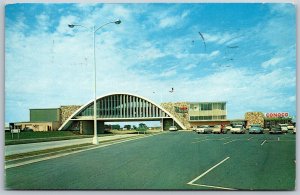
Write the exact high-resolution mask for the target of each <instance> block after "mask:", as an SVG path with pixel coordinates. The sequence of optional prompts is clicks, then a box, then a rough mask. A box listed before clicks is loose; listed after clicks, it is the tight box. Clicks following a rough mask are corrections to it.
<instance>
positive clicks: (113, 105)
mask: <svg viewBox="0 0 300 195" xmlns="http://www.w3.org/2000/svg"><path fill="white" fill-rule="evenodd" d="M96 102H97V103H96V105H97V128H98V132H99V133H100V132H103V131H104V122H126V121H161V125H162V126H163V128H164V130H166V127H167V126H166V124H167V123H168V124H170V123H171V122H172V121H173V120H174V122H175V124H176V125H177V126H178V127H179V129H185V126H184V125H183V124H182V123H181V122H180V121H179V120H178V119H177V118H176V117H174V116H173V115H172V114H171V113H170V112H168V111H167V110H165V109H164V108H163V107H161V106H160V105H158V104H156V103H154V102H153V101H151V100H149V99H147V98H145V97H142V96H138V95H133V94H129V93H114V94H108V95H105V96H101V97H98V98H97V101H96ZM93 120H94V100H91V101H89V102H88V103H86V104H85V105H83V106H81V107H80V108H79V109H78V110H76V111H75V112H74V113H73V114H72V115H71V116H70V117H69V118H68V119H67V120H66V121H65V122H64V123H63V124H62V125H61V126H60V128H59V130H67V129H70V128H73V127H74V126H77V128H79V129H80V131H81V132H82V133H84V134H91V133H92V132H93V126H94V123H93Z"/></svg>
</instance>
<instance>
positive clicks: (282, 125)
mask: <svg viewBox="0 0 300 195" xmlns="http://www.w3.org/2000/svg"><path fill="white" fill-rule="evenodd" d="M279 126H280V127H281V131H282V133H287V132H288V125H287V124H279Z"/></svg>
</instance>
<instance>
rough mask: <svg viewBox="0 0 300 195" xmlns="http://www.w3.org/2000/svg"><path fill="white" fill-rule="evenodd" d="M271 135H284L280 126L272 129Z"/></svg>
mask: <svg viewBox="0 0 300 195" xmlns="http://www.w3.org/2000/svg"><path fill="white" fill-rule="evenodd" d="M269 133H271V134H277V133H282V130H281V127H280V126H279V125H277V126H273V127H271V129H270V131H269Z"/></svg>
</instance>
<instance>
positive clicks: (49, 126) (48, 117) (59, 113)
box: [13, 106, 80, 131]
mask: <svg viewBox="0 0 300 195" xmlns="http://www.w3.org/2000/svg"><path fill="white" fill-rule="evenodd" d="M79 107H80V106H61V107H60V108H38V109H29V112H30V114H29V115H30V120H29V121H26V122H16V123H14V124H13V126H14V128H15V129H21V130H23V131H57V130H58V128H59V127H60V125H61V124H62V123H63V122H64V121H65V120H66V119H67V118H68V117H69V116H70V115H71V114H72V113H73V112H74V111H75V110H77V109H78V108H79Z"/></svg>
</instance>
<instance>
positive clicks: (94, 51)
mask: <svg viewBox="0 0 300 195" xmlns="http://www.w3.org/2000/svg"><path fill="white" fill-rule="evenodd" d="M108 24H121V20H116V21H113V22H108V23H105V24H103V25H102V26H100V27H98V28H95V26H93V27H92V28H88V27H86V26H83V25H80V24H68V26H69V28H74V27H76V26H78V27H83V28H86V29H87V30H89V31H91V32H92V33H93V61H94V137H93V141H92V143H93V144H94V145H98V144H99V142H98V135H97V105H96V101H97V99H96V98H97V97H96V45H95V35H96V32H97V31H98V30H99V29H101V28H102V27H104V26H106V25H108Z"/></svg>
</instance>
